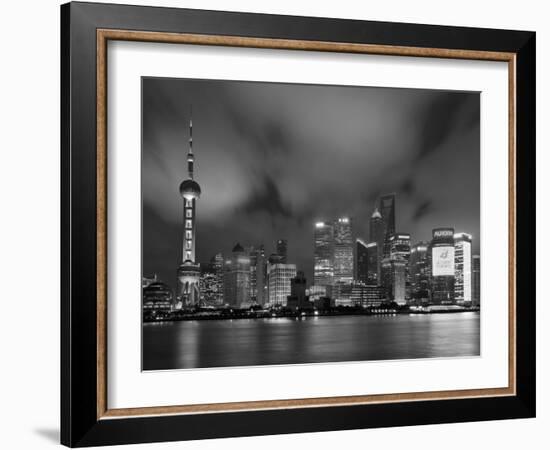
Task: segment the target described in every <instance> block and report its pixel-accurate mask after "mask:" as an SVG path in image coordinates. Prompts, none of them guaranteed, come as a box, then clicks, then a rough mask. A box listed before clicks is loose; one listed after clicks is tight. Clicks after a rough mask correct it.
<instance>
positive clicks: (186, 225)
mask: <svg viewBox="0 0 550 450" xmlns="http://www.w3.org/2000/svg"><path fill="white" fill-rule="evenodd" d="M185 228H192V226H191V221H190V220H186V221H185Z"/></svg>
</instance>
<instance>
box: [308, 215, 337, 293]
mask: <svg viewBox="0 0 550 450" xmlns="http://www.w3.org/2000/svg"><path fill="white" fill-rule="evenodd" d="M313 284H314V285H315V286H332V285H333V284H334V227H333V225H332V224H331V223H327V222H317V223H316V224H315V233H314V266H313Z"/></svg>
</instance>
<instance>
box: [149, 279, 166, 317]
mask: <svg viewBox="0 0 550 450" xmlns="http://www.w3.org/2000/svg"><path fill="white" fill-rule="evenodd" d="M142 295H143V315H144V317H146V318H157V317H164V316H166V315H167V314H168V313H169V312H170V311H171V310H172V305H173V302H174V295H173V293H172V289H171V288H170V286H168V285H167V284H165V283H162V282H160V281H155V282H153V283H150V284H148V285H147V286H146V287H144V288H143V289H142Z"/></svg>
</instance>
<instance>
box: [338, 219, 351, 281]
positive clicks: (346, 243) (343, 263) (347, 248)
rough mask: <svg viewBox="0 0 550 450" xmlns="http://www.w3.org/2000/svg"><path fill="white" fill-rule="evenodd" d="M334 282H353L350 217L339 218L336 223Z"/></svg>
mask: <svg viewBox="0 0 550 450" xmlns="http://www.w3.org/2000/svg"><path fill="white" fill-rule="evenodd" d="M334 281H335V282H337V283H338V282H341V283H351V282H352V281H353V233H352V225H351V219H350V218H349V217H339V218H338V219H337V220H336V221H335V222H334Z"/></svg>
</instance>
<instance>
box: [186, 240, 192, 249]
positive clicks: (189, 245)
mask: <svg viewBox="0 0 550 450" xmlns="http://www.w3.org/2000/svg"><path fill="white" fill-rule="evenodd" d="M185 247H186V248H187V249H191V241H186V243H185Z"/></svg>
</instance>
